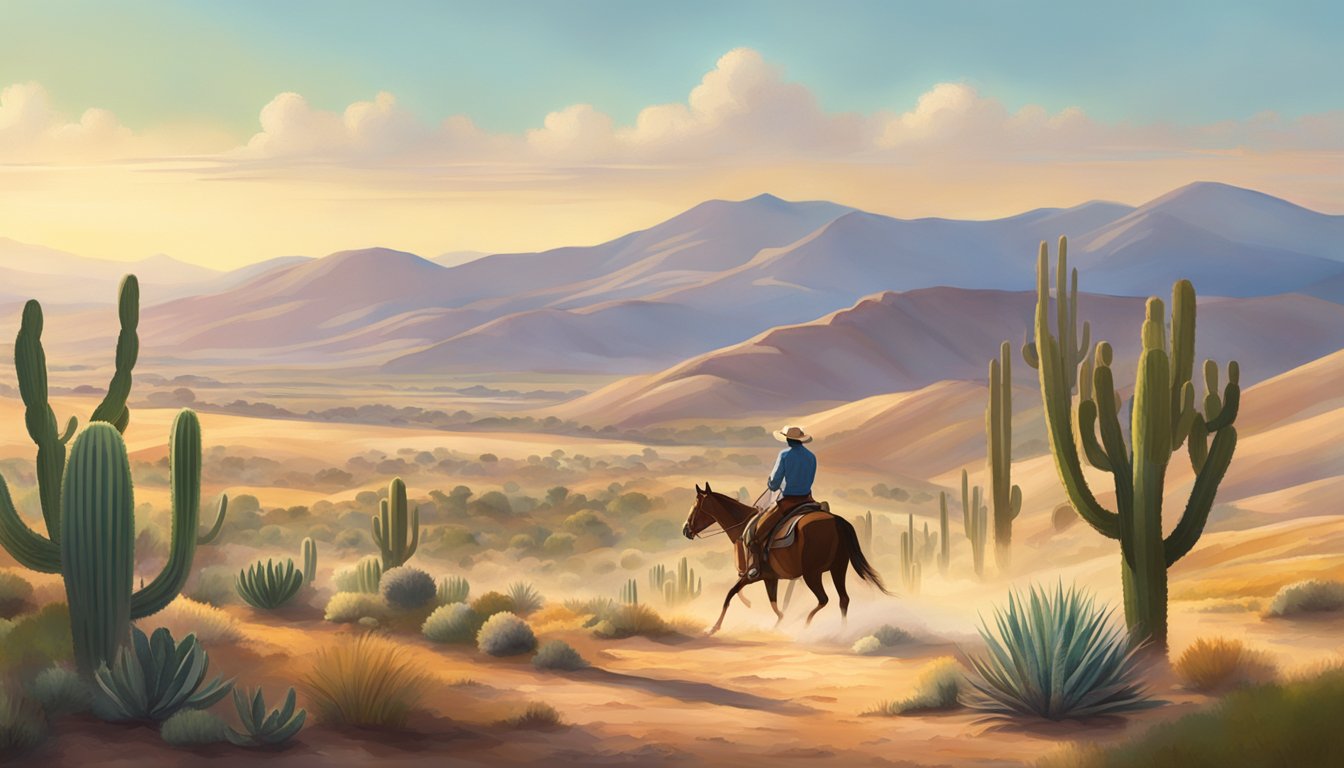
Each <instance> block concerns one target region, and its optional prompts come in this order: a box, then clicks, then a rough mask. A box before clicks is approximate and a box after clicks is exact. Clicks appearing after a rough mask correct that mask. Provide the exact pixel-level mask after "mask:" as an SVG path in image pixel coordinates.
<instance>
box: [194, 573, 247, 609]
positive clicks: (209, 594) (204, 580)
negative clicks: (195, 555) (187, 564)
mask: <svg viewBox="0 0 1344 768" xmlns="http://www.w3.org/2000/svg"><path fill="white" fill-rule="evenodd" d="M237 579H238V571H236V570H234V569H233V568H232V567H230V566H226V565H210V566H206V567H205V568H202V569H201V570H200V571H199V572H198V573H197V575H196V578H195V579H194V580H193V581H194V583H193V584H192V585H191V587H190V588H189V589H186V590H184V591H183V594H184V595H186V596H187V597H190V598H191V599H192V600H195V601H196V602H198V603H209V604H210V605H228V604H230V603H235V602H237V598H238V593H237V592H236V591H235V590H234V583H235V582H236V581H237Z"/></svg>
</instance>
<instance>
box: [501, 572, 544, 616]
mask: <svg viewBox="0 0 1344 768" xmlns="http://www.w3.org/2000/svg"><path fill="white" fill-rule="evenodd" d="M509 599H510V600H512V601H513V610H514V613H517V614H518V615H519V616H526V615H528V614H529V613H532V612H534V611H536V610H537V609H538V608H540V607H541V606H542V604H543V603H544V602H545V600H544V599H543V598H542V596H541V593H540V592H538V591H537V590H536V588H534V587H533V586H532V585H531V584H528V583H527V582H524V581H518V582H514V583H513V584H510V585H509Z"/></svg>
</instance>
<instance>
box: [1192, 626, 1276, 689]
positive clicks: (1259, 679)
mask: <svg viewBox="0 0 1344 768" xmlns="http://www.w3.org/2000/svg"><path fill="white" fill-rule="evenodd" d="M1172 669H1174V670H1175V672H1176V675H1177V676H1178V677H1180V678H1181V681H1182V682H1183V683H1185V686H1186V687H1187V688H1189V689H1190V690H1193V691H1200V692H1203V693H1208V692H1211V691H1218V690H1224V689H1227V688H1232V687H1236V686H1241V685H1255V684H1259V683H1268V682H1271V681H1273V680H1274V679H1275V678H1276V677H1277V675H1278V670H1277V669H1276V668H1275V666H1274V662H1273V661H1272V660H1271V659H1270V657H1269V655H1268V654H1266V653H1264V652H1263V651H1256V650H1252V649H1250V648H1247V647H1246V646H1245V644H1244V643H1242V642H1241V641H1240V640H1228V639H1226V638H1222V637H1215V638H1212V639H1205V638H1202V637H1201V638H1199V639H1198V640H1196V641H1195V642H1194V644H1193V645H1191V646H1190V647H1189V648H1186V649H1185V652H1184V653H1182V654H1181V656H1180V658H1178V659H1177V660H1176V663H1175V664H1173V665H1172Z"/></svg>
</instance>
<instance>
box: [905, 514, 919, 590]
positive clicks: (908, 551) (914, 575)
mask: <svg viewBox="0 0 1344 768" xmlns="http://www.w3.org/2000/svg"><path fill="white" fill-rule="evenodd" d="M907 528H908V530H906V531H902V532H901V582H902V583H903V584H905V591H906V592H908V593H910V594H912V595H917V594H919V579H920V570H921V569H920V565H919V550H918V548H917V546H916V544H915V516H914V515H910V516H909V520H908V521H907Z"/></svg>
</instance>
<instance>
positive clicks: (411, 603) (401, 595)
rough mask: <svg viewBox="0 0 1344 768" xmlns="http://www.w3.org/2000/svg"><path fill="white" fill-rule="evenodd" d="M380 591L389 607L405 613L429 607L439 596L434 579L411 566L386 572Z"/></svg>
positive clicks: (380, 584)
mask: <svg viewBox="0 0 1344 768" xmlns="http://www.w3.org/2000/svg"><path fill="white" fill-rule="evenodd" d="M379 590H380V591H381V592H382V595H383V600H384V601H385V602H386V603H387V604H388V605H389V606H391V607H393V608H396V609H398V610H403V611H411V610H415V609H416V608H420V607H421V606H425V605H428V604H429V603H431V602H433V601H434V599H435V597H436V596H437V595H438V587H437V586H436V585H435V584H434V579H433V577H431V576H430V575H429V574H428V573H425V572H424V571H422V570H420V569H419V568H415V567H412V566H409V565H403V566H400V567H397V568H392V569H389V570H387V571H384V572H383V576H382V580H381V581H380V582H379Z"/></svg>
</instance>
